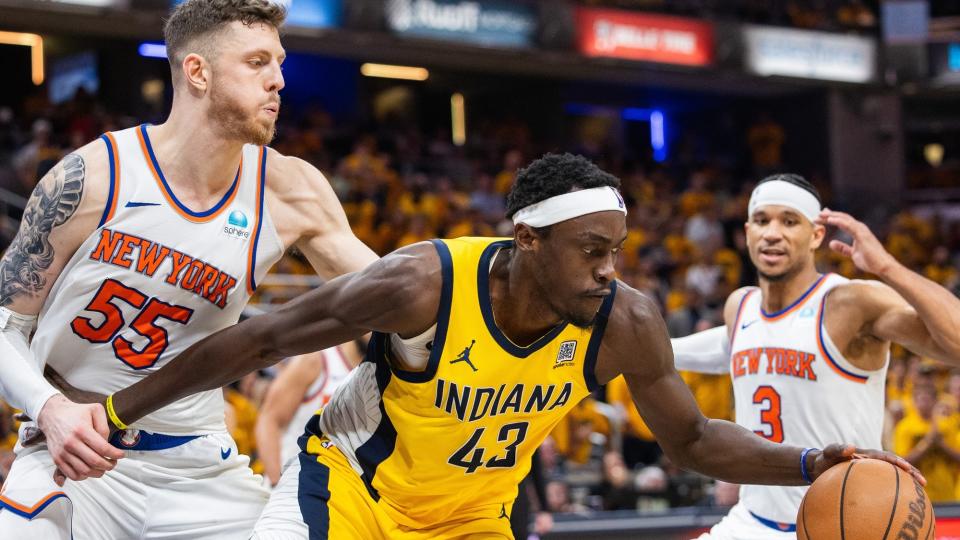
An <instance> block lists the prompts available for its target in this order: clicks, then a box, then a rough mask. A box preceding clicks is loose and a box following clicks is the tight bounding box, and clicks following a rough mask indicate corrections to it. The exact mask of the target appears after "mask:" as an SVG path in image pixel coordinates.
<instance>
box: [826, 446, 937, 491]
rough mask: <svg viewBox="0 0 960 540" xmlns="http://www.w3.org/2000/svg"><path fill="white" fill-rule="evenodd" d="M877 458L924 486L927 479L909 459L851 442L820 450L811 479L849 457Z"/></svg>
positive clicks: (847, 459) (849, 458)
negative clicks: (903, 471) (904, 472)
mask: <svg viewBox="0 0 960 540" xmlns="http://www.w3.org/2000/svg"><path fill="white" fill-rule="evenodd" d="M864 458H870V459H879V460H882V461H886V462H888V463H893V464H894V465H896V466H897V467H900V468H901V469H903V470H905V471H907V472H908V473H910V475H911V476H913V478H914V479H916V481H917V482H920V485H923V486H926V485H927V479H926V478H924V477H923V475H922V474H920V471H919V470H918V469H917V468H916V467H914V466H913V465H911V464H910V462H909V461H907V460H905V459H903V458H902V457H900V456H898V455H896V454H893V453H891V452H884V451H882V450H863V449H860V448H857V447H856V446H854V445H852V444H831V445H829V446H827V447H826V448H824V449H823V451H821V452H820V453H819V454H818V455H817V457H816V459H815V460H814V462H813V471H811V472H812V475H813V479H814V480H816V479H817V478H819V477H820V475H821V474H823V473H825V472H826V471H827V470H828V469H829V468H830V467H833V466H834V465H836V464H838V463H842V462H844V461H849V460H851V459H864Z"/></svg>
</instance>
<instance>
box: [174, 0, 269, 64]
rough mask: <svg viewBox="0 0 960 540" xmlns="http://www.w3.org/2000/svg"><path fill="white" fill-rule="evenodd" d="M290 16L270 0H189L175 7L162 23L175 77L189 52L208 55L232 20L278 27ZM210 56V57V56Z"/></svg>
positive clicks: (245, 23)
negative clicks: (217, 35)
mask: <svg viewBox="0 0 960 540" xmlns="http://www.w3.org/2000/svg"><path fill="white" fill-rule="evenodd" d="M286 18H287V9H286V8H285V7H284V6H282V5H281V4H278V3H277V2H273V1H270V0H186V1H185V2H183V3H182V4H180V5H178V6H177V7H176V8H174V10H173V13H171V14H170V18H169V19H167V21H166V24H164V25H163V39H164V41H165V42H166V45H167V58H168V59H169V61H170V68H171V70H172V71H173V78H174V81H176V80H178V79H179V77H180V66H181V65H182V64H183V59H184V58H186V57H187V55H188V54H190V53H193V52H195V53H198V54H200V55H201V56H204V57H209V55H210V54H211V53H214V52H215V51H213V50H212V49H211V47H210V42H211V39H210V38H211V37H212V36H213V34H216V33H217V32H219V31H220V30H223V28H224V27H225V26H226V25H228V24H230V23H232V22H233V21H240V22H241V23H243V24H244V25H247V26H249V25H251V24H255V23H265V24H269V25H270V26H273V27H274V28H277V29H279V28H280V27H281V26H282V25H283V21H284V20H286ZM208 59H209V58H208Z"/></svg>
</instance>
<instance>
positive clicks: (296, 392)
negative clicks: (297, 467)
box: [256, 341, 363, 486]
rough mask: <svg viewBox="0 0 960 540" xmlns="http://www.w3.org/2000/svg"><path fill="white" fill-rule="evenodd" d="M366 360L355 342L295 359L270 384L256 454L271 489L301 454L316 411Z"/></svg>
mask: <svg viewBox="0 0 960 540" xmlns="http://www.w3.org/2000/svg"><path fill="white" fill-rule="evenodd" d="M362 359H363V355H362V354H361V352H360V346H359V345H358V343H357V342H356V341H351V342H349V343H344V344H343V345H339V346H337V347H333V348H330V349H324V350H322V351H319V352H314V353H308V354H304V355H301V356H297V357H294V358H293V359H292V360H290V362H289V363H288V364H287V365H286V366H284V368H283V370H282V371H280V374H279V375H277V378H276V379H275V380H274V381H273V382H272V383H270V388H269V389H268V390H267V397H266V398H265V399H264V400H263V406H262V407H260V412H259V414H258V415H257V426H256V436H257V453H258V454H259V457H260V461H261V463H263V474H264V476H266V477H267V480H268V481H269V482H270V485H273V486H275V485H277V482H279V481H280V471H281V467H282V465H283V464H284V463H286V462H287V461H288V460H289V459H290V458H292V457H294V456H296V455H297V454H299V453H300V447H299V446H297V439H299V438H300V436H301V435H303V428H304V426H306V425H307V422H308V421H309V420H310V418H312V417H313V415H314V414H316V412H317V410H318V409H320V408H322V407H324V406H325V405H326V404H327V403H328V402H329V401H330V397H331V396H332V395H333V392H334V390H336V389H337V388H339V387H340V383H342V382H343V381H344V379H346V378H347V375H349V374H350V371H351V370H352V369H353V368H355V367H357V364H359V363H360V361H361V360H362Z"/></svg>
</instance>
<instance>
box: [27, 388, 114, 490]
mask: <svg viewBox="0 0 960 540" xmlns="http://www.w3.org/2000/svg"><path fill="white" fill-rule="evenodd" d="M37 425H38V426H39V428H40V429H41V430H42V431H43V433H44V435H46V440H47V449H48V450H49V451H50V455H51V456H52V457H53V462H54V463H55V464H56V465H57V468H58V469H59V470H60V471H62V473H63V475H64V476H66V478H69V479H70V480H83V479H86V478H91V477H93V478H100V477H101V476H103V473H105V472H107V471H109V470H112V469H113V468H114V467H115V466H116V465H117V460H118V459H120V458H122V457H123V451H121V450H120V449H119V448H116V447H114V446H113V445H111V444H110V443H109V442H107V437H108V436H109V434H110V429H109V424H108V421H107V414H106V412H105V411H104V409H103V405H100V404H99V403H92V404H82V403H74V402H72V401H70V400H69V399H67V398H66V397H64V396H63V395H60V394H57V395H56V396H53V397H52V398H50V399H49V400H47V402H46V404H44V406H43V408H42V409H41V410H40V414H39V418H37ZM55 478H56V477H55ZM57 480H58V483H60V480H62V478H57Z"/></svg>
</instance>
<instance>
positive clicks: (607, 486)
mask: <svg viewBox="0 0 960 540" xmlns="http://www.w3.org/2000/svg"><path fill="white" fill-rule="evenodd" d="M664 484H666V482H664ZM600 494H601V495H602V497H603V509H604V510H632V509H635V508H636V507H637V497H638V494H637V491H636V490H635V489H634V486H633V476H632V475H631V474H630V471H629V470H628V469H627V466H626V464H625V463H624V462H623V456H622V455H620V454H619V453H617V452H607V453H606V454H604V455H603V483H602V484H600Z"/></svg>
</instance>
